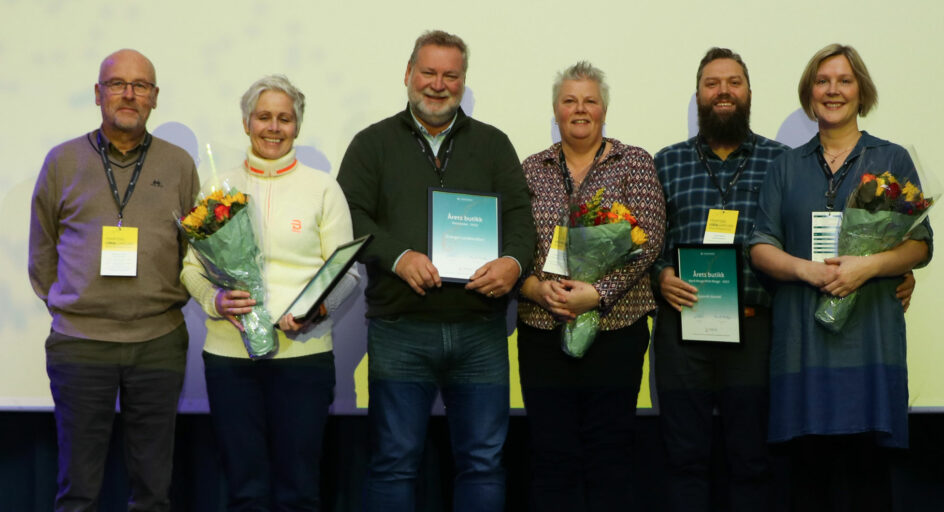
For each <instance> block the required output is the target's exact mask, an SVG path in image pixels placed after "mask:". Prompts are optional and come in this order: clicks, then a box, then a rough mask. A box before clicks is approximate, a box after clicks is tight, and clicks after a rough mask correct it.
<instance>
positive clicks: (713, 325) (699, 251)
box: [675, 244, 744, 344]
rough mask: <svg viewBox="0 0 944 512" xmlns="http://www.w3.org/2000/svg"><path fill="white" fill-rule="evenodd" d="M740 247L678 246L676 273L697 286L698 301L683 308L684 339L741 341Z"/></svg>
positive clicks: (732, 245)
mask: <svg viewBox="0 0 944 512" xmlns="http://www.w3.org/2000/svg"><path fill="white" fill-rule="evenodd" d="M741 259H742V257H741V248H740V246H738V245H734V244H718V245H703V244H682V245H679V246H678V247H677V248H676V262H677V265H676V269H675V270H676V273H677V275H678V276H679V278H681V279H682V280H683V281H685V282H686V283H688V284H690V285H692V286H694V287H695V288H698V301H697V302H695V305H694V306H692V307H690V308H689V307H683V308H682V325H681V327H682V328H681V330H680V331H679V332H680V333H681V338H682V341H699V342H716V343H734V344H737V343H740V342H741V339H742V336H741V318H742V317H743V313H744V309H743V308H742V307H741V292H740V290H741V287H740V286H739V283H738V280H739V278H740V275H741V274H740V272H741V266H742V265H743V262H742V261H741Z"/></svg>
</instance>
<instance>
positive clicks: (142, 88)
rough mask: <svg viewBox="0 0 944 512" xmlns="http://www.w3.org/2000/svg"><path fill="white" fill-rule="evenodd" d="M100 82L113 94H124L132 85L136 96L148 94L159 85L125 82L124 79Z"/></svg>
mask: <svg viewBox="0 0 944 512" xmlns="http://www.w3.org/2000/svg"><path fill="white" fill-rule="evenodd" d="M98 84H99V85H102V86H104V87H105V89H107V90H108V92H109V93H111V94H123V93H124V92H125V90H127V88H128V86H129V85H130V86H131V90H132V91H134V95H135V96H147V95H148V93H150V92H151V89H152V88H154V87H157V85H156V84H152V83H150V82H125V81H124V80H109V81H107V82H99V83H98Z"/></svg>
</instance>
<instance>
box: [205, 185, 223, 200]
mask: <svg viewBox="0 0 944 512" xmlns="http://www.w3.org/2000/svg"><path fill="white" fill-rule="evenodd" d="M210 199H212V200H214V201H216V202H218V203H222V202H223V190H222V189H219V188H218V189H216V190H214V191H213V192H212V193H210V195H208V196H207V200H210Z"/></svg>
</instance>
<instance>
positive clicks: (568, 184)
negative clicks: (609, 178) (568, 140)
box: [557, 139, 606, 197]
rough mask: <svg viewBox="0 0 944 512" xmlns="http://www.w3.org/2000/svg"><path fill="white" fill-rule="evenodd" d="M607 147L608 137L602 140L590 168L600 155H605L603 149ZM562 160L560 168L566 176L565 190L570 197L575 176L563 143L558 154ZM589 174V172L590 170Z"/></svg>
mask: <svg viewBox="0 0 944 512" xmlns="http://www.w3.org/2000/svg"><path fill="white" fill-rule="evenodd" d="M605 148H606V139H603V141H602V142H600V148H599V149H597V154H596V155H594V156H593V162H591V163H590V168H591V169H592V168H593V166H594V165H596V163H597V160H599V159H600V156H601V155H603V150H604V149H605ZM557 158H558V160H560V169H561V173H562V174H563V176H564V190H566V191H567V197H570V196H571V195H573V193H574V178H573V177H571V175H570V169H568V168H567V158H565V157H564V145H563V144H561V148H560V153H559V154H558V156H557ZM588 174H589V172H588Z"/></svg>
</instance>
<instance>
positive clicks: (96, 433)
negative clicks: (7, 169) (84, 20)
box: [29, 50, 199, 511]
mask: <svg viewBox="0 0 944 512" xmlns="http://www.w3.org/2000/svg"><path fill="white" fill-rule="evenodd" d="M156 81H157V80H156V78H155V73H154V66H153V65H152V64H151V62H150V61H149V60H148V59H147V58H146V57H145V56H144V55H141V54H140V53H138V52H136V51H134V50H119V51H117V52H115V53H113V54H111V55H109V56H108V57H106V58H105V60H104V61H103V62H102V64H101V68H100V70H99V77H98V83H96V84H95V103H96V104H97V105H99V106H100V107H101V112H102V124H101V127H100V128H98V129H96V130H94V131H92V132H90V133H87V134H85V135H82V136H80V137H78V138H76V139H73V140H70V141H67V142H65V143H63V144H61V145H59V146H57V147H55V148H53V149H52V150H51V151H50V152H49V154H48V155H47V156H46V161H45V162H44V163H43V167H42V169H41V170H40V173H39V178H38V179H37V181H36V188H35V190H34V192H33V199H32V208H31V219H30V240H29V276H30V282H31V284H32V286H33V290H34V291H35V292H36V294H37V295H38V296H39V298H41V299H42V300H43V302H45V304H46V307H47V309H48V310H49V313H50V315H51V316H52V327H51V329H50V332H49V337H48V338H47V339H46V371H47V373H48V375H49V380H50V388H51V391H52V397H53V401H54V403H55V418H56V430H57V434H58V445H59V474H58V486H59V490H58V493H57V495H56V503H55V510H57V511H66V510H68V511H76V510H95V509H96V507H97V500H98V494H99V488H100V486H101V482H102V476H103V473H104V467H105V459H106V453H107V451H108V444H109V438H110V437H111V429H112V423H113V420H114V412H115V401H116V398H117V399H118V401H119V404H120V408H121V419H122V426H123V428H124V452H125V461H126V464H127V467H128V473H129V476H130V483H131V498H130V503H132V504H133V505H129V509H130V510H149V511H163V510H169V509H170V503H169V498H168V490H169V488H170V479H171V464H172V461H173V452H174V449H173V445H174V422H175V419H176V411H177V400H178V397H179V395H180V389H181V386H182V384H183V376H184V365H185V363H186V356H187V343H188V338H187V329H186V326H185V324H184V318H183V314H182V313H181V307H182V306H183V305H184V304H185V303H186V302H187V292H186V290H185V289H184V287H183V286H182V285H181V284H180V280H179V278H178V276H179V273H180V269H181V259H182V256H183V254H184V249H185V247H184V244H183V242H182V239H181V237H180V235H179V233H178V231H177V227H176V225H175V223H174V219H173V216H172V214H173V213H174V212H185V211H187V210H188V209H189V208H190V207H191V205H192V204H193V199H194V196H195V194H196V192H197V191H198V190H199V178H198V176H197V172H196V169H195V167H194V164H193V160H192V159H191V158H190V156H189V155H188V154H187V153H186V152H185V151H184V150H182V149H181V148H179V147H177V146H174V145H172V144H170V143H168V142H165V141H163V140H160V139H157V138H154V137H152V136H151V135H150V134H148V133H147V130H146V128H145V125H146V123H147V119H148V116H149V114H150V112H151V110H152V109H153V108H155V107H156V106H157V94H158V87H157V85H156Z"/></svg>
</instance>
